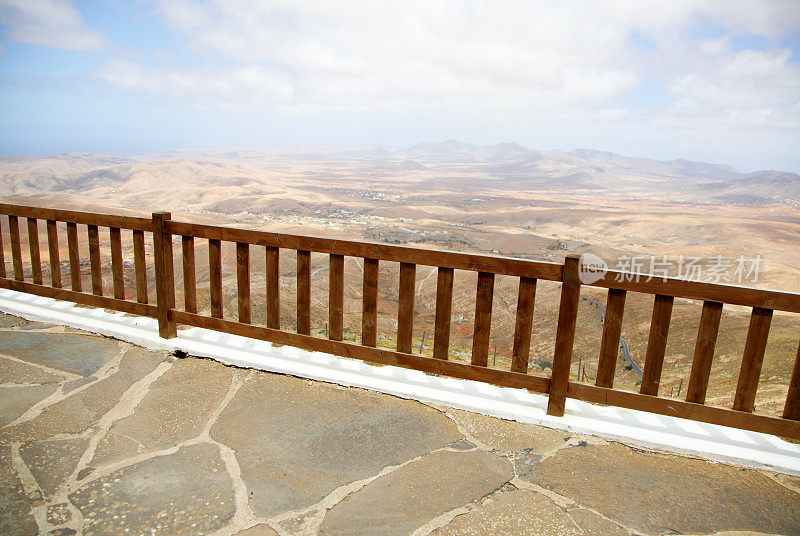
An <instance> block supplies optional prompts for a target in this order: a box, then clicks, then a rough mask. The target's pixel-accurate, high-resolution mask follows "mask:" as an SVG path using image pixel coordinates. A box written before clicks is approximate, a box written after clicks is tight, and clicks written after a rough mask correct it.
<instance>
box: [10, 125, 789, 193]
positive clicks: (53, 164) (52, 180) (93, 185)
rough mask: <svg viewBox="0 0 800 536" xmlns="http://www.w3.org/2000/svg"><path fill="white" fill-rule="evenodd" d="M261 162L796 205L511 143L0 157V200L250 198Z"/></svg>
mask: <svg viewBox="0 0 800 536" xmlns="http://www.w3.org/2000/svg"><path fill="white" fill-rule="evenodd" d="M270 162H283V163H288V162H314V163H315V164H316V165H317V166H318V167H319V169H320V171H319V174H320V176H326V174H327V176H333V175H331V173H330V170H333V169H337V170H339V171H337V173H339V176H341V173H342V172H344V173H345V174H346V173H348V171H346V170H347V169H348V167H350V168H352V170H351V171H350V172H351V173H353V174H354V175H355V176H361V177H364V178H365V179H378V178H380V179H382V180H391V178H392V177H398V178H413V180H418V181H420V182H421V183H426V182H427V183H429V184H431V185H434V184H451V183H452V181H453V179H452V177H453V176H454V174H455V175H456V176H457V177H458V179H457V180H458V181H461V182H462V183H464V184H470V185H472V186H476V185H482V184H487V185H489V184H492V185H495V186H497V187H512V188H523V189H525V190H530V191H536V190H541V191H559V192H571V191H575V192H581V193H583V194H585V193H589V194H591V193H592V192H596V193H601V192H607V193H614V194H616V195H628V194H629V193H637V194H638V195H640V196H642V195H650V196H653V197H658V196H665V197H675V196H683V197H684V198H685V199H688V200H692V201H695V202H721V203H726V204H739V205H760V204H768V203H774V202H785V201H787V200H789V201H795V202H800V175H798V174H796V173H786V172H782V171H757V172H754V173H744V172H741V171H739V170H737V169H736V168H734V167H731V166H728V165H721V164H711V163H707V162H693V161H690V160H686V159H682V158H680V159H676V160H669V161H663V160H655V159H652V158H637V157H629V156H624V155H620V154H616V153H612V152H608V151H598V150H591V149H575V150H572V151H568V152H565V151H559V150H551V151H539V150H535V149H529V148H527V147H524V146H522V145H520V144H518V143H514V142H504V143H498V144H495V145H486V146H478V145H473V144H470V143H465V142H461V141H458V140H452V139H451V140H445V141H441V142H426V143H420V144H417V145H414V146H411V147H408V148H400V149H397V148H389V149H387V148H383V147H364V148H335V147H324V148H316V149H315V148H313V147H302V148H297V149H295V150H277V149H276V150H272V151H257V150H243V151H238V150H231V149H218V150H215V149H201V150H196V151H167V152H163V153H157V154H151V155H143V156H132V157H119V156H108V155H101V154H92V153H69V154H63V155H57V156H46V157H36V158H34V157H0V194H1V195H15V194H25V195H28V194H35V193H38V192H52V193H58V192H64V193H69V192H89V191H93V190H96V189H110V190H111V191H114V192H119V193H127V194H131V195H133V194H135V193H136V192H145V191H146V192H154V191H158V190H163V189H169V190H172V191H176V189H180V188H186V187H189V188H196V187H202V188H213V187H214V186H215V185H216V186H226V185H227V186H229V187H239V186H243V187H247V188H255V189H259V188H262V187H263V186H264V185H265V184H268V182H269V180H270V173H271V172H267V174H265V175H264V176H261V174H262V172H260V171H258V170H260V169H262V168H263V166H265V165H267V164H268V163H270ZM243 166H244V167H243ZM267 168H268V166H267ZM265 169H266V168H265ZM246 170H247V171H246ZM342 170H345V171H342ZM153 195H155V194H153Z"/></svg>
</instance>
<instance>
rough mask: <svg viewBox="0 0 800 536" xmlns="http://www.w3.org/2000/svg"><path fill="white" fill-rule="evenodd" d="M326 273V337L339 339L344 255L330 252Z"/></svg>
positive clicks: (341, 327) (341, 322)
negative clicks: (328, 267) (327, 271)
mask: <svg viewBox="0 0 800 536" xmlns="http://www.w3.org/2000/svg"><path fill="white" fill-rule="evenodd" d="M328 260H329V266H330V270H329V273H328V326H330V327H329V328H326V331H327V333H326V334H325V336H326V337H329V338H330V339H331V340H334V341H341V340H342V338H343V331H344V256H343V255H336V254H333V253H332V254H331V255H330V257H329V259H328Z"/></svg>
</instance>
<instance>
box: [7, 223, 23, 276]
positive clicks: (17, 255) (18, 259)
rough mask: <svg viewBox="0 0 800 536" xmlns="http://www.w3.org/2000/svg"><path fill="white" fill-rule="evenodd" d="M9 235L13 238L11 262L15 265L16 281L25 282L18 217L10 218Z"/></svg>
mask: <svg viewBox="0 0 800 536" xmlns="http://www.w3.org/2000/svg"><path fill="white" fill-rule="evenodd" d="M8 234H9V236H10V238H11V261H12V262H13V263H14V279H16V280H17V281H24V277H23V275H22V250H21V249H20V246H19V220H18V219H17V217H16V216H9V217H8Z"/></svg>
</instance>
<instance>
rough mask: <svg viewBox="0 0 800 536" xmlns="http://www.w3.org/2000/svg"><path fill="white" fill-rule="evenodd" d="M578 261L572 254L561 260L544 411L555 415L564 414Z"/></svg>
mask: <svg viewBox="0 0 800 536" xmlns="http://www.w3.org/2000/svg"><path fill="white" fill-rule="evenodd" d="M579 264H580V258H579V257H577V256H575V255H571V256H569V257H567V258H566V259H564V271H563V276H562V284H561V302H560V305H559V307H558V327H557V329H556V344H555V352H554V354H553V371H552V373H551V374H550V393H549V398H548V400H547V414H548V415H555V416H557V417H561V416H562V415H564V405H565V403H566V400H567V387H568V386H569V369H570V365H571V364H572V350H573V344H574V342H575V322H576V320H577V318H578V302H579V300H580V296H581V280H580V277H579V272H578V269H579Z"/></svg>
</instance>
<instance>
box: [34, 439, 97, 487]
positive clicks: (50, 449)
mask: <svg viewBox="0 0 800 536" xmlns="http://www.w3.org/2000/svg"><path fill="white" fill-rule="evenodd" d="M88 445H89V440H88V439H86V438H76V439H59V440H55V441H42V442H39V443H26V444H25V445H22V446H21V447H20V449H19V454H20V456H21V457H22V459H23V460H24V461H25V464H26V465H27V466H28V469H30V470H31V474H33V477H34V478H35V479H36V482H38V483H39V487H40V488H41V490H42V492H43V493H44V494H45V497H46V498H47V497H51V496H52V495H53V494H55V492H56V490H57V489H58V487H59V486H61V485H62V484H63V483H64V481H65V480H66V478H67V477H68V476H69V475H71V474H72V471H74V470H75V467H76V466H77V465H78V461H79V460H80V458H81V456H82V455H83V453H84V451H85V450H86V447H87V446H88Z"/></svg>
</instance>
